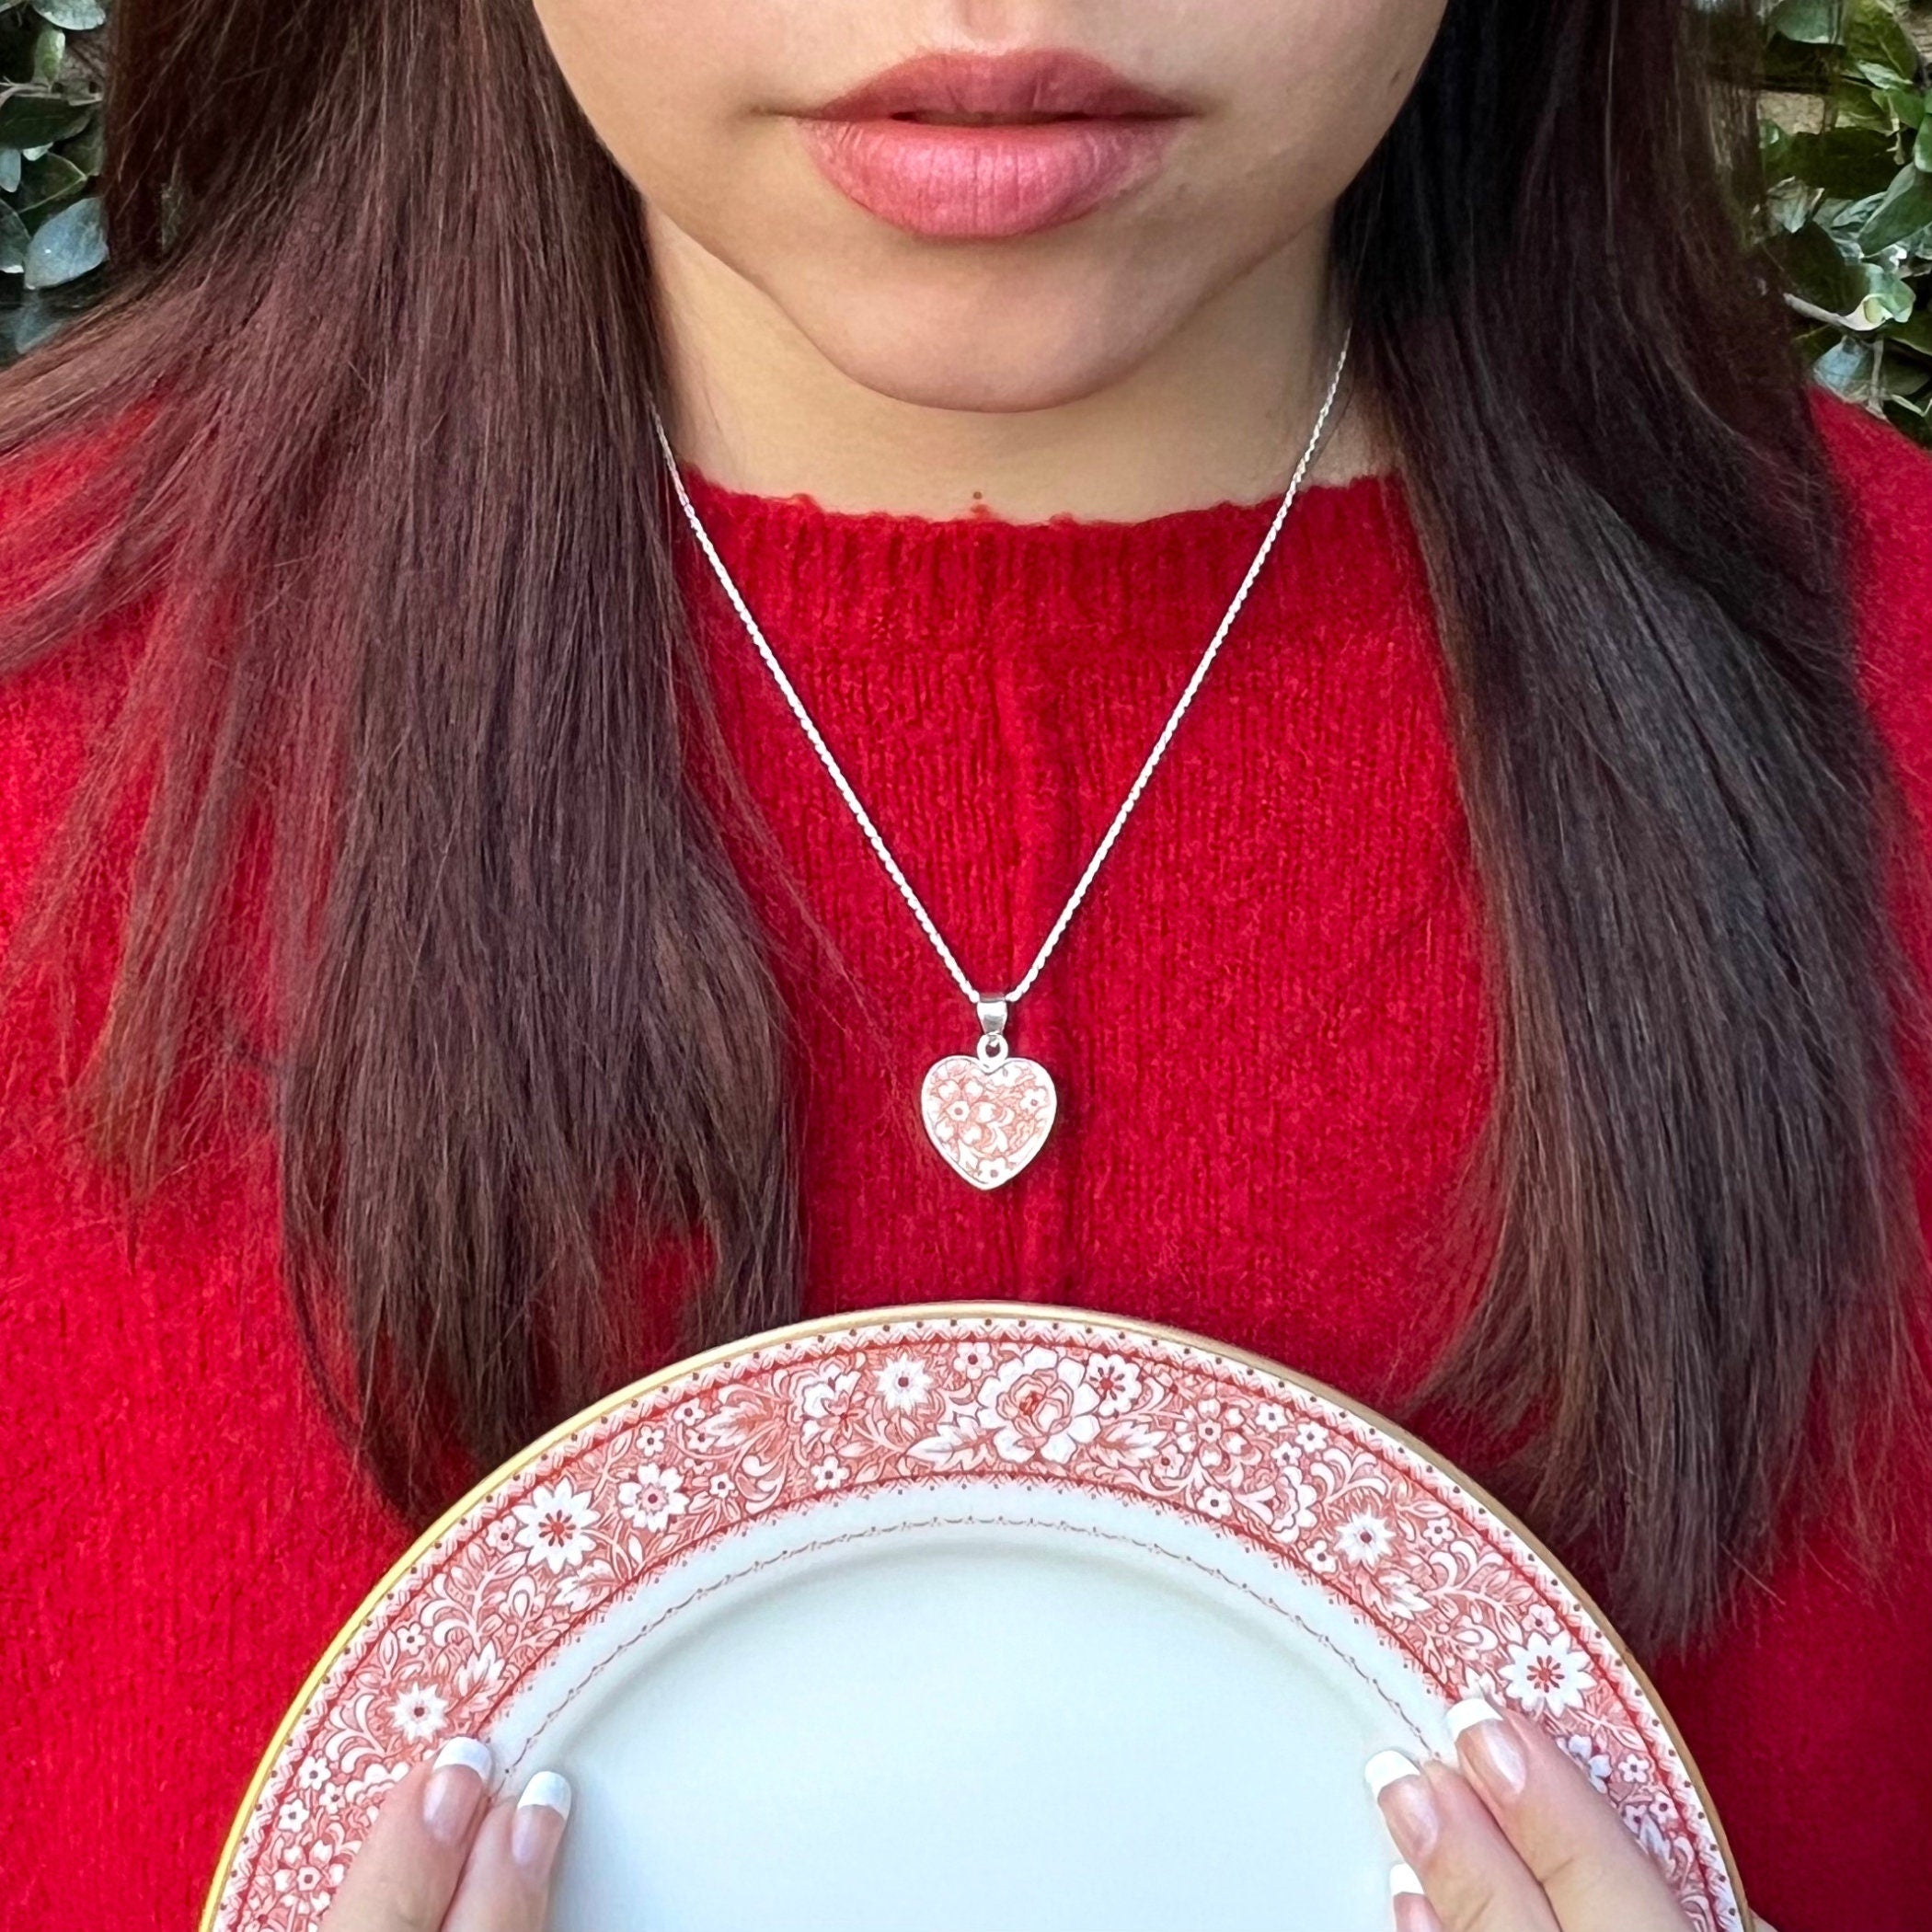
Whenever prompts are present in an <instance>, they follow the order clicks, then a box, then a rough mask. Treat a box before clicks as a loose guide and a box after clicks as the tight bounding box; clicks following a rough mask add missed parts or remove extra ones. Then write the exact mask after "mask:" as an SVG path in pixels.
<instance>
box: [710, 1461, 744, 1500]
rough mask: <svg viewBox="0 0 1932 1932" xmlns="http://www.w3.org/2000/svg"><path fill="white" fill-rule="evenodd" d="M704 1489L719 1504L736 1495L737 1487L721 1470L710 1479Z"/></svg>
mask: <svg viewBox="0 0 1932 1932" xmlns="http://www.w3.org/2000/svg"><path fill="white" fill-rule="evenodd" d="M706 1487H707V1489H709V1490H710V1491H711V1493H712V1495H714V1496H715V1497H717V1499H718V1500H719V1501H720V1502H727V1501H730V1499H731V1498H732V1497H733V1496H735V1495H737V1493H738V1485H737V1484H736V1483H734V1482H733V1481H732V1480H731V1478H730V1477H729V1476H727V1475H726V1474H725V1472H724V1471H723V1470H722V1469H720V1470H719V1472H718V1474H717V1475H716V1476H714V1477H713V1478H711V1480H710V1481H709V1483H707V1485H706Z"/></svg>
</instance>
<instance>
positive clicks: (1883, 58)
mask: <svg viewBox="0 0 1932 1932" xmlns="http://www.w3.org/2000/svg"><path fill="white" fill-rule="evenodd" d="M1845 53H1846V59H1847V60H1848V61H1849V62H1850V63H1851V64H1852V66H1853V68H1854V69H1855V70H1856V71H1857V73H1859V74H1862V75H1864V76H1865V78H1866V79H1867V80H1869V81H1870V82H1871V83H1872V84H1873V85H1874V86H1880V87H1892V86H1910V85H1911V84H1912V83H1913V82H1914V81H1915V80H1916V79H1917V78H1918V49H1917V48H1916V47H1915V46H1914V45H1913V44H1912V36H1911V35H1910V34H1909V33H1907V32H1906V31H1905V29H1904V28H1903V26H1901V25H1900V23H1899V17H1898V16H1897V15H1896V14H1895V13H1893V12H1892V8H1891V7H1890V6H1887V5H1886V0H1853V6H1852V17H1851V24H1850V26H1849V27H1848V28H1847V29H1846V36H1845Z"/></svg>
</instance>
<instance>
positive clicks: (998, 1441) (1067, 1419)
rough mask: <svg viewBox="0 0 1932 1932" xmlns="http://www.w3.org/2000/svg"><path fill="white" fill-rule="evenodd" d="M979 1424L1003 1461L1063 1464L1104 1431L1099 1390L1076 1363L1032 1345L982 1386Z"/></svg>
mask: <svg viewBox="0 0 1932 1932" xmlns="http://www.w3.org/2000/svg"><path fill="white" fill-rule="evenodd" d="M979 1401H980V1426H981V1427H982V1428H983V1429H984V1430H986V1431H988V1432H990V1433H991V1435H992V1437H993V1447H994V1451H995V1454H996V1455H998V1456H999V1457H1000V1459H1001V1461H1003V1462H1008V1463H1029V1462H1031V1461H1032V1460H1033V1458H1034V1457H1035V1456H1036V1455H1037V1456H1038V1457H1039V1458H1040V1459H1041V1461H1042V1462H1049V1463H1065V1462H1067V1461H1069V1460H1071V1458H1072V1456H1073V1454H1074V1451H1075V1449H1077V1448H1078V1447H1079V1446H1080V1444H1081V1443H1090V1442H1092V1441H1093V1439H1094V1438H1095V1436H1097V1435H1098V1434H1099V1432H1100V1419H1099V1416H1098V1413H1097V1411H1098V1409H1099V1407H1100V1392H1099V1390H1098V1389H1097V1388H1094V1387H1092V1386H1090V1385H1089V1384H1088V1382H1087V1376H1086V1373H1085V1371H1084V1370H1083V1369H1082V1367H1081V1365H1080V1364H1079V1363H1077V1362H1074V1361H1070V1360H1069V1359H1068V1358H1067V1357H1066V1356H1064V1355H1063V1354H1061V1353H1060V1351H1058V1350H1057V1349H1049V1348H1031V1349H1029V1350H1028V1351H1026V1353H1025V1354H1024V1355H1020V1356H1017V1357H1015V1359H1014V1360H1013V1361H1011V1362H1009V1363H1006V1366H1005V1367H1004V1368H1002V1369H1001V1370H1000V1372H999V1373H998V1374H996V1375H995V1376H993V1377H992V1378H991V1379H990V1380H989V1381H987V1382H985V1383H984V1384H983V1385H982V1386H981V1388H980V1397H979Z"/></svg>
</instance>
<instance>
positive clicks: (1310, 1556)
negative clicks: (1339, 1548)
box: [1302, 1536, 1335, 1577]
mask: <svg viewBox="0 0 1932 1932" xmlns="http://www.w3.org/2000/svg"><path fill="white" fill-rule="evenodd" d="M1302 1557H1303V1559H1304V1561H1305V1562H1306V1564H1307V1566H1308V1568H1309V1569H1310V1570H1313V1571H1314V1572H1315V1573H1316V1575H1317V1576H1318V1577H1331V1576H1333V1575H1334V1574H1335V1552H1334V1551H1333V1550H1332V1549H1330V1548H1329V1547H1328V1538H1327V1537H1326V1536H1317V1538H1316V1539H1315V1541H1314V1542H1313V1543H1311V1544H1309V1546H1308V1547H1307V1548H1306V1549H1305V1550H1304V1551H1303V1552H1302Z"/></svg>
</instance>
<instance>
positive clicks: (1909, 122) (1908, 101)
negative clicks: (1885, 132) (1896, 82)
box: [1879, 87, 1926, 128]
mask: <svg viewBox="0 0 1932 1932" xmlns="http://www.w3.org/2000/svg"><path fill="white" fill-rule="evenodd" d="M1879 98H1880V100H1882V101H1883V102H1884V103H1885V105H1886V106H1887V107H1888V108H1890V109H1892V116H1893V118H1894V119H1895V120H1896V121H1898V123H1899V125H1900V126H1901V127H1907V128H1915V127H1922V126H1923V125H1924V124H1925V119H1926V97H1925V96H1924V95H1923V94H1921V93H1920V92H1919V91H1918V90H1917V89H1916V88H1915V87H1888V88H1886V90H1885V91H1884V93H1883V94H1881V95H1880V97H1879Z"/></svg>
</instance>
